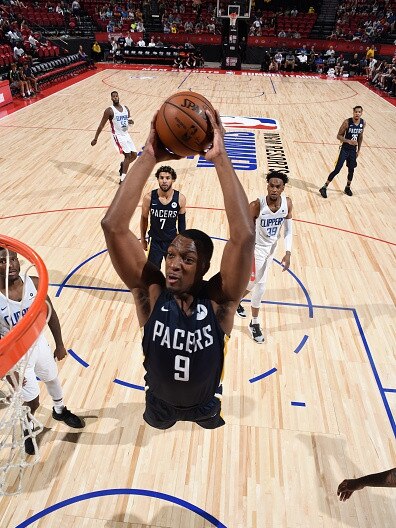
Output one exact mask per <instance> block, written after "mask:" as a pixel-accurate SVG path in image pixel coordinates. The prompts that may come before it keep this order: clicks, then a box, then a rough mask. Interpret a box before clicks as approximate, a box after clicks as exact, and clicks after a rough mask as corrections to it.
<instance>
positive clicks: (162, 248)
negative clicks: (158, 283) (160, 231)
mask: <svg viewBox="0 0 396 528" xmlns="http://www.w3.org/2000/svg"><path fill="white" fill-rule="evenodd" d="M169 244H170V242H163V241H162V240H153V239H151V240H150V248H149V254H148V256H147V260H148V261H150V262H152V263H153V264H155V265H156V266H157V267H158V268H161V264H162V259H163V258H165V257H166V253H167V251H168V247H169Z"/></svg>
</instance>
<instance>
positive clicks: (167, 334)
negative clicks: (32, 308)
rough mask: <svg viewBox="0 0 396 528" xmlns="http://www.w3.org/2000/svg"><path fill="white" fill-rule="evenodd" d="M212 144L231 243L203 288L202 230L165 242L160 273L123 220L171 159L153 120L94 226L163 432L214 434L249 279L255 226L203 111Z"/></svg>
mask: <svg viewBox="0 0 396 528" xmlns="http://www.w3.org/2000/svg"><path fill="white" fill-rule="evenodd" d="M207 116H208V119H209V120H210V122H211V125H212V127H213V131H214V139H213V146H212V147H211V148H210V149H209V150H208V151H207V152H203V153H202V155H203V156H205V158H206V159H207V160H210V161H211V162H212V163H213V164H214V166H215V169H216V172H217V176H218V178H219V181H220V186H221V189H222V192H223V197H224V205H225V211H226V215H227V219H228V223H229V232H230V239H229V240H228V242H227V243H226V245H225V247H224V251H223V257H222V260H221V265H220V271H219V273H217V274H216V275H214V276H213V277H212V278H211V279H210V280H209V281H204V280H203V277H204V275H205V273H206V272H207V271H208V270H209V267H210V259H211V256H212V252H213V243H212V241H211V239H210V237H209V236H208V235H206V234H205V233H203V232H202V231H199V230H195V229H188V230H186V231H184V232H183V233H182V234H179V235H177V236H176V238H175V239H174V240H173V241H172V243H171V244H170V246H169V248H168V251H167V255H166V260H165V276H164V275H163V274H162V273H161V271H160V270H159V269H158V267H157V266H154V265H153V264H152V263H151V262H148V261H147V259H146V257H145V253H144V251H143V247H142V245H141V243H140V241H139V240H138V238H137V237H136V236H135V235H134V234H133V233H132V232H131V231H130V230H129V223H130V220H131V217H132V216H133V214H134V212H135V210H136V209H137V207H138V205H139V199H140V195H141V193H142V191H143V187H144V185H145V183H146V181H147V179H148V178H149V176H150V174H151V173H152V171H153V169H154V167H155V165H156V163H159V162H161V161H165V160H169V159H179V158H177V157H176V156H175V155H172V154H170V153H169V152H168V151H166V150H165V148H164V147H163V146H162V145H161V143H160V141H159V139H158V136H157V133H156V131H155V127H154V123H155V119H156V116H154V119H153V121H152V123H151V130H150V134H149V137H148V139H147V141H146V145H145V147H144V150H143V153H142V155H141V156H140V158H139V159H138V160H137V161H136V162H135V163H134V164H133V167H132V168H131V170H130V171H129V172H128V174H127V177H126V179H125V181H124V183H123V185H121V187H120V188H119V189H118V191H117V194H116V196H115V197H114V199H113V202H112V203H111V205H110V207H109V209H108V211H107V213H106V216H105V218H104V219H103V220H102V227H103V230H104V233H105V237H106V242H107V247H108V249H109V254H110V257H111V260H112V262H113V265H114V267H115V269H116V271H117V273H118V275H119V276H120V277H121V279H122V280H123V281H124V282H125V284H126V285H127V286H128V288H129V289H130V290H131V291H132V293H133V296H134V299H135V305H136V311H137V316H138V320H139V324H140V326H141V327H143V330H144V333H143V341H142V346H143V353H144V367H145V369H146V375H145V382H146V409H145V412H144V415H143V417H144V419H145V421H146V422H147V423H148V424H150V425H151V426H153V427H157V428H159V429H167V428H169V427H172V425H174V424H175V423H176V422H177V421H180V420H182V421H191V422H196V423H197V424H199V425H200V426H202V427H204V428H208V429H214V428H216V427H220V426H222V425H223V424H224V420H223V418H222V417H221V414H220V412H221V403H220V399H219V398H218V397H217V395H220V394H221V391H222V387H221V381H222V374H223V363H224V356H225V353H226V342H227V340H228V337H229V335H230V333H231V330H232V327H233V321H234V315H235V310H236V308H237V306H238V303H239V299H240V298H241V297H242V294H243V292H244V291H245V287H246V284H247V282H248V280H249V275H250V271H251V264H252V259H253V246H254V229H253V223H252V220H251V218H250V215H249V204H248V200H247V198H246V194H245V191H244V190H243V187H242V185H241V183H240V181H239V180H238V177H237V176H236V174H235V171H234V169H233V167H232V164H231V161H230V159H229V158H228V155H227V153H226V150H225V147H224V140H223V135H224V129H223V128H222V126H221V121H220V116H219V114H218V112H216V115H214V114H211V113H210V112H208V111H207Z"/></svg>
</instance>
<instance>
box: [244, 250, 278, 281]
mask: <svg viewBox="0 0 396 528" xmlns="http://www.w3.org/2000/svg"><path fill="white" fill-rule="evenodd" d="M275 248H276V244H274V245H273V246H269V247H264V246H258V245H257V244H256V246H255V247H254V263H253V270H252V275H251V277H250V281H249V284H248V285H247V288H246V289H247V290H249V291H251V290H252V289H253V287H254V286H255V284H263V283H265V282H266V280H267V276H268V270H269V268H270V266H271V264H272V261H273V259H274V253H275Z"/></svg>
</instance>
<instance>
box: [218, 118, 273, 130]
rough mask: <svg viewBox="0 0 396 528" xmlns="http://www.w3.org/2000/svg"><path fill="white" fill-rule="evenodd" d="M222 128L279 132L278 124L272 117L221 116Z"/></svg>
mask: <svg viewBox="0 0 396 528" xmlns="http://www.w3.org/2000/svg"><path fill="white" fill-rule="evenodd" d="M221 122H222V123H223V126H225V127H228V128H245V129H249V130H280V125H279V122H278V121H277V120H276V119H273V118H272V117H242V116H221Z"/></svg>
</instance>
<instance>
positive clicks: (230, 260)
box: [205, 112, 254, 303]
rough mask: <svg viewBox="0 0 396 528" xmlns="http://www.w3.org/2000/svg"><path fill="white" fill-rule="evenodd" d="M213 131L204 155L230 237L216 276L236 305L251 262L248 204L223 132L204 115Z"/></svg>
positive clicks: (251, 226) (215, 119)
mask: <svg viewBox="0 0 396 528" xmlns="http://www.w3.org/2000/svg"><path fill="white" fill-rule="evenodd" d="M207 114H208V116H209V118H210V121H211V123H212V126H213V130H214V139H213V146H212V148H211V149H210V150H209V151H208V152H207V153H206V154H205V157H206V159H207V160H210V161H211V162H212V163H213V164H214V166H215V168H216V172H217V175H218V178H219V182H220V185H221V189H222V192H223V197H224V205H225V211H226V215H227V219H228V224H229V230H230V238H229V240H228V242H227V243H226V245H225V248H224V252H223V257H222V260H221V267H220V276H221V289H222V295H223V296H224V300H228V301H235V302H237V303H238V302H239V300H240V299H241V297H242V295H243V294H244V292H245V288H246V285H247V283H248V281H249V276H250V272H251V268H252V261H253V248H254V224H253V220H252V217H251V213H250V210H249V202H248V199H247V196H246V194H245V191H244V189H243V187H242V185H241V182H240V181H239V179H238V177H237V175H236V173H235V170H234V168H233V166H232V163H231V161H230V159H229V157H228V155H227V152H226V150H225V146H224V129H223V127H222V125H221V121H220V116H219V114H218V112H216V115H215V116H213V115H212V114H210V112H207Z"/></svg>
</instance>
